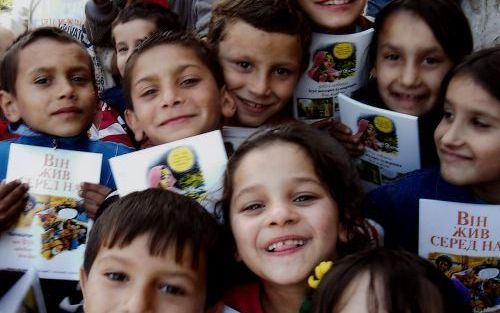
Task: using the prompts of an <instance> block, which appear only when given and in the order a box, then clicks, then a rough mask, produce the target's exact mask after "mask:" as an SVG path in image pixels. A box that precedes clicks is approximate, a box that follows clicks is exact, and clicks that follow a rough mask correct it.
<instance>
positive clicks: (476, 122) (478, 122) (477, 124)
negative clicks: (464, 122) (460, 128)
mask: <svg viewBox="0 0 500 313" xmlns="http://www.w3.org/2000/svg"><path fill="white" fill-rule="evenodd" d="M472 125H474V127H477V128H488V127H490V125H489V124H488V123H486V122H485V121H483V120H481V119H479V118H473V119H472Z"/></svg>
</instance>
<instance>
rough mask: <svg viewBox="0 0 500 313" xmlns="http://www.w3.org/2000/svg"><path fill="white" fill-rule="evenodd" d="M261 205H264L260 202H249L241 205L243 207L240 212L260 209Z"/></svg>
mask: <svg viewBox="0 0 500 313" xmlns="http://www.w3.org/2000/svg"><path fill="white" fill-rule="evenodd" d="M263 207H264V205H263V204H261V203H251V204H249V205H246V206H245V207H243V209H242V210H241V211H242V212H252V211H256V210H258V209H261V208H263Z"/></svg>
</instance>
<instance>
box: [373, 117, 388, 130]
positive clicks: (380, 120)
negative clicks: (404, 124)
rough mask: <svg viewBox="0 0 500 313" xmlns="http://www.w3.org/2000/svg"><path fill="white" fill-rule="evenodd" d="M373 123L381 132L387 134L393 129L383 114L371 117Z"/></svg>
mask: <svg viewBox="0 0 500 313" xmlns="http://www.w3.org/2000/svg"><path fill="white" fill-rule="evenodd" d="M373 123H374V124H375V127H376V128H377V129H378V130H379V131H381V132H383V133H386V134H388V133H390V132H392V129H393V125H392V121H391V120H390V119H388V118H387V117H385V116H377V117H375V118H374V119H373Z"/></svg>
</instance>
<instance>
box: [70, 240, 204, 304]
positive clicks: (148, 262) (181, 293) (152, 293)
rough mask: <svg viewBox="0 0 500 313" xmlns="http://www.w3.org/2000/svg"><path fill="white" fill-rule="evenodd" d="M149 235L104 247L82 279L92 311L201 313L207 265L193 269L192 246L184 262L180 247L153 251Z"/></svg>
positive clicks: (184, 257) (187, 251)
mask: <svg viewBox="0 0 500 313" xmlns="http://www.w3.org/2000/svg"><path fill="white" fill-rule="evenodd" d="M148 240H149V237H148V236H147V235H142V236H140V237H137V238H136V239H134V240H133V241H132V243H131V244H130V245H128V246H126V247H124V248H119V247H116V246H115V247H113V248H112V249H108V248H105V247H102V248H101V250H100V251H99V252H98V254H97V256H96V258H95V261H94V263H93V265H92V267H91V269H90V272H89V273H88V274H86V273H85V272H84V270H83V269H82V270H81V272H80V282H81V285H82V290H83V297H84V310H85V312H86V313H101V312H102V313H104V312H106V313H112V312H151V313H173V312H176V313H177V312H179V313H180V312H182V313H201V312H204V307H205V299H206V275H207V273H206V268H205V265H206V264H205V262H203V261H201V262H200V264H199V268H198V270H194V269H193V268H191V255H190V249H185V250H184V255H183V258H182V260H181V263H177V262H176V261H175V249H174V248H170V249H168V250H167V252H166V254H164V255H162V256H151V255H150V252H149V242H148Z"/></svg>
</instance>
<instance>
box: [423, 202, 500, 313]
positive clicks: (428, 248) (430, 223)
mask: <svg viewBox="0 0 500 313" xmlns="http://www.w3.org/2000/svg"><path fill="white" fill-rule="evenodd" d="M418 254H419V255H420V256H421V257H423V258H425V259H428V260H429V261H431V262H432V263H434V264H435V265H436V267H437V268H438V269H439V270H440V271H441V272H443V273H445V274H446V275H447V276H448V277H450V278H451V279H452V280H453V282H454V284H455V286H459V287H460V289H464V290H468V293H469V294H470V300H471V305H472V307H473V309H474V312H498V311H499V310H500V294H499V288H500V287H499V286H500V205H486V204H470V203H458V202H446V201H437V200H428V199H420V211H419V245H418Z"/></svg>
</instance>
